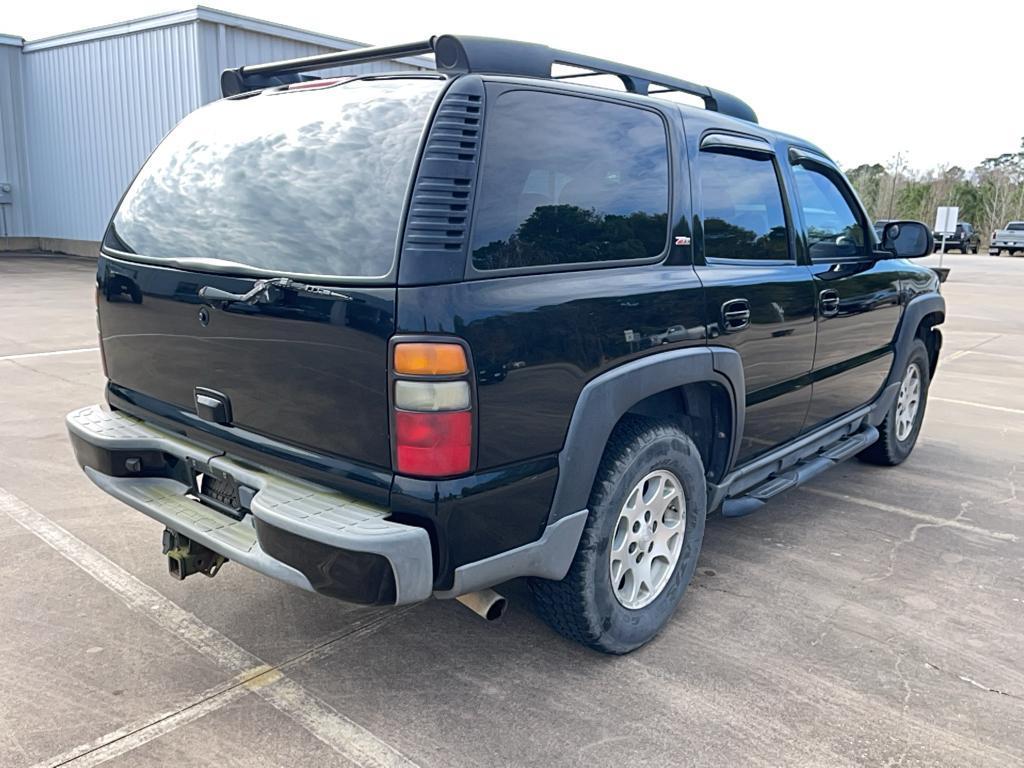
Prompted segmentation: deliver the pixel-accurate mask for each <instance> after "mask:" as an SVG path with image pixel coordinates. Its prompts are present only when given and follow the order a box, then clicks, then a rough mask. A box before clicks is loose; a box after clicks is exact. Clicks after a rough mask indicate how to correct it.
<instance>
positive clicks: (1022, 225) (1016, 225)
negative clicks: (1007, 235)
mask: <svg viewBox="0 0 1024 768" xmlns="http://www.w3.org/2000/svg"><path fill="white" fill-rule="evenodd" d="M1006 228H1007V229H1008V230H1010V231H1011V232H1022V231H1024V221H1011V222H1010V223H1009V224H1007V225H1006Z"/></svg>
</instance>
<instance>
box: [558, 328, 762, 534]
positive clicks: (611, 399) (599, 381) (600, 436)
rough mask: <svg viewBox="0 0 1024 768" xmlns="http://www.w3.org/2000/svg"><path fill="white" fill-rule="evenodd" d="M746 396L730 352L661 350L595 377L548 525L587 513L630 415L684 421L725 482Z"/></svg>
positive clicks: (578, 410)
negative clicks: (612, 441) (612, 443)
mask: <svg viewBox="0 0 1024 768" xmlns="http://www.w3.org/2000/svg"><path fill="white" fill-rule="evenodd" d="M745 396H746V394H745V388H744V381H743V366H742V363H741V361H740V356H739V354H738V353H737V352H736V351H735V350H732V349H727V348H725V347H699V348H688V349H678V350H672V351H669V352H660V353H657V354H653V355H649V356H647V357H643V358H640V359H638V360H633V361H631V362H629V363H625V364H623V365H620V366H618V367H616V368H613V369H611V370H610V371H606V372H605V373H603V374H601V375H600V376H597V377H596V378H594V379H592V380H591V381H590V382H588V383H587V385H586V386H585V387H584V388H583V390H582V391H581V392H580V396H579V398H577V401H576V405H575V408H574V409H573V414H572V418H571V420H570V422H569V428H568V430H567V432H566V437H565V443H564V444H563V447H562V450H561V452H560V453H559V456H558V464H559V472H558V483H557V485H556V487H555V493H554V497H553V499H552V503H551V512H550V515H549V517H548V524H549V525H550V524H551V523H554V522H557V521H558V520H560V519H561V518H563V517H565V516H567V515H570V514H573V513H575V512H579V511H580V510H582V509H585V508H586V507H587V504H588V502H589V498H590V491H591V488H592V487H593V485H594V479H595V477H596V476H597V470H598V466H599V464H600V462H601V457H602V455H603V454H604V450H605V446H606V445H607V443H608V438H609V437H610V436H611V434H612V430H614V429H615V426H616V425H617V424H618V423H619V421H620V420H621V419H622V418H623V417H624V416H625V415H627V414H635V415H641V416H650V417H654V418H664V417H679V418H680V419H681V420H684V423H687V424H688V426H689V427H690V429H692V430H694V431H695V432H696V433H697V434H694V433H693V432H690V434H691V437H692V438H693V439H694V441H695V442H698V440H699V441H701V442H703V445H700V444H698V449H699V450H700V451H701V454H702V455H701V458H702V459H704V460H705V467H706V468H707V470H708V471H709V472H710V474H711V475H712V476H713V477H721V476H724V475H725V473H726V472H727V471H728V469H729V468H730V467H731V466H732V464H733V462H734V461H735V455H736V451H737V450H738V448H739V442H740V437H741V436H742V434H743V413H744V404H745ZM723 422H725V423H723ZM688 431H690V430H689V429H688Z"/></svg>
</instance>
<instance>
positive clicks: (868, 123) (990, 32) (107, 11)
mask: <svg viewBox="0 0 1024 768" xmlns="http://www.w3.org/2000/svg"><path fill="white" fill-rule="evenodd" d="M213 2H214V3H215V5H216V7H217V8H219V9H222V10H226V11H233V12H235V13H241V14H245V15H247V16H255V17H258V18H262V19H267V20H270V21H277V22H281V23H284V24H290V25H292V26H296V27H302V28H305V29H311V30H314V31H317V32H322V33H324V34H332V35H336V36H338V37H345V38H349V39H352V40H359V41H363V42H368V43H377V44H383V43H391V42H407V41H411V40H418V39H423V38H425V37H429V36H430V35H432V34H441V33H444V32H453V33H463V34H477V35H489V36H496V37H508V38H513V39H520V40H529V41H532V42H540V43H546V44H548V45H552V46H556V47H559V48H566V49H569V50H573V51H578V52H581V53H588V54H591V55H596V56H600V57H603V58H608V59H614V60H618V61H623V62H626V63H629V64H633V65H635V66H640V67H644V68H647V69H653V70H657V71H661V72H665V73H668V74H672V75H675V76H677V77H682V78H685V79H688V80H692V81H695V82H700V83H705V84H707V85H711V86H714V87H716V88H719V89H721V90H725V91H729V92H731V93H733V94H735V95H737V96H739V97H741V98H743V99H745V100H746V101H747V102H749V103H750V104H751V106H753V107H754V109H755V110H756V111H757V113H758V115H759V117H760V120H761V123H762V124H763V125H766V126H768V127H771V128H777V129H779V130H783V131H786V132H789V133H795V134H797V135H799V136H801V137H803V138H806V139H808V140H810V141H812V142H815V143H817V144H819V145H820V146H821V147H822V148H823V149H825V151H827V152H828V153H829V154H831V155H832V156H833V157H834V158H835V159H836V160H837V161H838V162H840V163H841V164H842V165H844V166H845V167H847V168H850V167H853V166H856V165H859V164H860V163H865V162H881V163H886V162H887V161H889V160H891V159H892V158H893V157H894V156H895V155H896V153H897V152H902V153H903V154H904V157H908V158H909V163H910V165H911V166H912V167H914V168H918V169H924V168H930V167H934V166H939V165H960V166H963V167H966V168H972V167H973V166H975V165H976V164H977V163H978V162H980V161H981V160H983V159H984V158H986V157H991V156H993V155H997V154H1001V153H1003V152H1009V151H1015V150H1017V149H1018V148H1019V147H1020V142H1021V137H1022V136H1024V59H1021V51H1022V50H1024V2H1021V0H1001V1H996V0H973V1H972V2H970V3H964V2H959V3H952V2H945V1H944V0H936V1H935V2H914V3H910V2H901V0H888V1H887V2H885V1H880V0H863V1H861V2H858V1H857V0H853V1H852V2H843V3H838V2H828V0H825V2H822V1H821V0H819V1H818V2H796V1H795V0H793V1H781V0H780V1H779V2H763V1H762V2H734V1H733V0H718V1H717V2H710V3H697V2H685V1H680V2H652V1H649V0H629V2H625V3H622V4H621V5H619V4H614V5H613V4H612V3H610V2H604V3H595V2H591V3H587V4H585V5H584V4H582V3H568V2H564V1H563V2H559V1H558V0H544V1H543V2H535V1H534V0H516V2H502V3H495V4H493V7H494V10H491V4H490V3H487V2H484V0H447V2H444V3H432V2H422V1H421V2H410V3H405V2H396V0H389V1H387V2H384V1H380V0H379V1H378V2H343V3H327V2H315V1H314V0H289V1H288V2H286V3H282V2H280V0H245V1H244V2H243V1H242V0H213ZM186 7H188V6H186V5H184V4H176V3H175V2H174V0H106V1H104V0H96V1H95V2H89V3H82V2H81V1H80V0H76V1H75V2H66V0H58V1H57V2H36V3H32V2H19V1H16V0H8V2H6V3H4V9H3V12H2V13H0V32H2V33H7V34H13V35H20V36H22V37H24V38H26V39H28V40H33V39H38V38H40V37H47V36H49V35H54V34H59V33H61V32H69V31H74V30H77V29H82V28H86V27H93V26H98V25H101V24H107V23H111V22H116V21H124V20H127V19H131V18H137V17H140V16H146V15H151V14H154V13H161V12H164V11H172V10H182V9H183V8H186ZM1000 41H1003V42H1002V43H1000Z"/></svg>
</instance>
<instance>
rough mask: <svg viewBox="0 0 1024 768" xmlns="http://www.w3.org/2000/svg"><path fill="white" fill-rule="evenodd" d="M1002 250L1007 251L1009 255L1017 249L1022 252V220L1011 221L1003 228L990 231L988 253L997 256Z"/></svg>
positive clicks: (1023, 238)
mask: <svg viewBox="0 0 1024 768" xmlns="http://www.w3.org/2000/svg"><path fill="white" fill-rule="evenodd" d="M1003 251H1008V252H1009V254H1010V255H1011V256H1013V255H1014V254H1015V253H1017V252H1018V251H1020V252H1022V253H1024V221H1011V222H1010V223H1009V224H1007V225H1006V228H1005V229H997V230H996V231H995V232H993V233H992V242H991V243H990V244H989V246H988V255H989V256H998V255H999V254H1000V253H1002V252H1003Z"/></svg>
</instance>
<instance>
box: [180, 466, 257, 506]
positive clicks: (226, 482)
mask: <svg viewBox="0 0 1024 768" xmlns="http://www.w3.org/2000/svg"><path fill="white" fill-rule="evenodd" d="M188 468H189V476H190V477H191V480H192V482H191V486H190V488H189V490H188V491H187V492H186V494H185V495H186V496H188V497H189V498H190V499H192V500H193V501H198V502H199V503H200V504H205V505H206V506H208V507H212V508H213V509H215V510H217V511H218V512H221V513H223V514H225V515H228V516H230V517H233V518H235V519H236V520H241V519H242V518H243V517H245V515H246V513H248V511H249V508H248V507H249V504H248V502H249V501H251V500H252V497H253V491H252V489H250V488H247V487H246V486H244V485H240V484H239V483H238V481H237V480H235V478H233V477H232V476H231V475H229V474H228V473H227V472H224V471H222V470H219V469H216V468H214V467H211V466H209V465H208V464H204V463H203V462H200V461H196V460H195V459H189V460H188Z"/></svg>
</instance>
